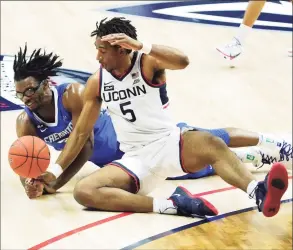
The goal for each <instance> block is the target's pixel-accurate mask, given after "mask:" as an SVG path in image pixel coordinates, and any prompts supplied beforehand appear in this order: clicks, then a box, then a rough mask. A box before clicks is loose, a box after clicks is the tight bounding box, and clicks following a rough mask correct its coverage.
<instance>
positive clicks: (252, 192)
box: [246, 180, 258, 199]
mask: <svg viewBox="0 0 293 250" xmlns="http://www.w3.org/2000/svg"><path fill="white" fill-rule="evenodd" d="M257 184H258V182H257V181H256V180H253V181H251V182H250V183H249V184H248V186H247V191H246V192H247V193H248V195H249V196H250V197H251V198H253V199H255V188H256V186H257Z"/></svg>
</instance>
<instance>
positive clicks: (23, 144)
mask: <svg viewBox="0 0 293 250" xmlns="http://www.w3.org/2000/svg"><path fill="white" fill-rule="evenodd" d="M18 141H19V142H20V143H21V144H22V145H23V147H24V149H25V151H26V157H28V152H27V149H26V146H25V145H24V144H23V142H22V141H21V140H18Z"/></svg>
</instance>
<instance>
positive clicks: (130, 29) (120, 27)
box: [91, 17, 137, 53]
mask: <svg viewBox="0 0 293 250" xmlns="http://www.w3.org/2000/svg"><path fill="white" fill-rule="evenodd" d="M106 19H107V18H105V19H103V20H102V21H101V22H100V25H99V22H97V23H96V29H95V30H94V31H93V32H92V33H91V36H97V37H102V36H106V35H109V34H113V33H124V34H126V35H127V36H129V37H131V38H133V39H135V40H137V33H136V28H135V27H134V26H133V25H132V24H130V22H131V21H129V20H127V19H125V18H124V17H114V18H112V19H111V20H109V21H106V22H105V20H106ZM126 51H127V53H130V52H131V50H126Z"/></svg>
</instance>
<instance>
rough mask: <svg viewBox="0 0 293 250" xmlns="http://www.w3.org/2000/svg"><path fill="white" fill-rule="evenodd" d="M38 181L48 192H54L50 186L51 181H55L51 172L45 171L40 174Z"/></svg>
mask: <svg viewBox="0 0 293 250" xmlns="http://www.w3.org/2000/svg"><path fill="white" fill-rule="evenodd" d="M37 180H38V181H40V182H41V183H43V185H44V189H45V190H46V191H47V192H48V193H49V194H54V193H56V190H55V189H54V188H53V187H52V185H51V184H52V183H54V182H55V181H56V176H55V175H54V174H52V173H51V172H45V173H43V174H41V175H40V176H39V177H38V178H37Z"/></svg>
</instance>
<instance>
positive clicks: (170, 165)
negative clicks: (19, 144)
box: [51, 18, 288, 217]
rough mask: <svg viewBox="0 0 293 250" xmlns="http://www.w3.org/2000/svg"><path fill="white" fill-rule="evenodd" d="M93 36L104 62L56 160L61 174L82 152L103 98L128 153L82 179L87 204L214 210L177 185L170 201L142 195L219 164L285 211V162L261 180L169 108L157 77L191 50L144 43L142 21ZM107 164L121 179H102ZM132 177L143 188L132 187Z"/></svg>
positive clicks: (104, 26)
mask: <svg viewBox="0 0 293 250" xmlns="http://www.w3.org/2000/svg"><path fill="white" fill-rule="evenodd" d="M92 36H96V40H95V46H96V48H97V51H98V53H97V60H98V61H99V63H100V67H99V70H98V71H97V72H96V73H94V74H93V75H92V76H91V77H90V78H89V80H88V82H87V85H86V88H85V92H84V106H83V110H82V112H81V115H80V117H79V119H78V121H77V123H76V126H75V128H74V130H73V132H72V133H71V135H70V136H69V138H68V141H67V143H66V145H65V148H64V149H63V151H62V153H61V154H60V155H59V157H58V159H57V161H56V164H55V165H54V168H55V170H54V173H55V176H59V175H60V174H61V173H62V171H64V169H66V168H67V167H68V166H69V165H70V163H71V162H72V161H73V160H74V159H75V157H76V156H77V155H78V153H79V151H80V150H81V149H82V147H83V145H84V143H85V142H86V141H87V138H88V137H89V136H90V134H91V131H92V129H93V126H94V124H95V122H96V120H97V119H98V116H99V114H100V110H101V105H102V102H103V101H104V103H105V105H106V106H107V108H108V111H109V113H110V116H111V118H112V121H113V125H114V128H115V131H116V133H117V137H118V141H119V142H120V148H121V150H122V151H124V152H125V154H124V155H123V157H122V159H120V160H116V161H114V162H112V163H111V164H109V165H108V166H107V168H106V167H105V168H104V169H101V170H100V171H99V173H98V172H97V173H93V174H91V175H90V176H88V177H86V178H84V179H82V180H81V181H80V182H79V183H78V184H77V185H76V187H75V191H74V196H75V199H76V200H77V201H78V202H79V203H80V204H82V205H84V206H87V207H92V208H98V209H100V210H108V211H136V212H152V211H153V212H165V213H173V214H177V213H178V211H177V210H178V209H180V213H181V214H193V215H195V216H205V215H214V214H216V211H215V210H214V208H213V207H212V206H211V204H209V203H207V202H206V201H205V200H203V199H200V198H198V199H194V200H193V201H192V202H190V201H189V199H190V197H191V196H190V194H189V193H188V192H186V191H185V190H184V189H183V188H177V189H176V190H175V192H174V193H173V195H171V197H170V199H168V200H161V199H153V198H152V197H148V196H143V195H140V194H144V192H146V193H147V192H149V191H150V188H155V183H154V181H155V180H156V179H165V178H166V177H168V176H172V175H173V176H174V175H180V173H183V172H185V173H190V172H196V171H198V170H200V169H202V168H203V166H206V165H212V166H213V167H214V169H215V171H216V173H217V174H218V175H219V176H220V177H221V178H222V179H223V180H224V181H226V182H227V183H229V184H231V185H233V186H235V187H237V188H239V189H241V190H243V191H244V192H247V193H248V195H249V197H250V198H254V199H255V200H256V204H257V205H258V208H259V211H262V213H263V214H264V215H265V216H267V217H271V216H274V215H276V214H277V213H278V211H279V208H280V201H281V198H282V196H283V194H284V193H285V191H286V190H287V187H288V174H287V171H286V168H285V167H284V166H283V165H282V164H281V163H276V164H274V165H273V166H272V168H271V170H270V172H269V173H268V175H267V176H266V178H265V180H264V181H260V182H258V181H257V180H256V179H255V178H254V176H253V175H252V174H251V173H250V172H249V170H248V169H247V168H246V167H245V166H244V165H243V163H242V162H241V161H240V160H239V159H238V158H237V157H236V156H235V154H234V153H232V151H230V150H229V148H228V147H227V145H226V144H225V143H224V142H223V141H222V140H220V139H219V138H217V137H215V136H212V135H211V134H210V133H207V132H203V131H194V130H193V129H190V128H189V127H182V128H181V129H180V128H178V127H176V123H175V122H173V121H172V119H171V117H170V116H169V114H168V112H165V110H163V108H162V99H161V93H160V88H161V87H162V86H163V84H160V83H157V82H154V81H153V79H155V78H156V76H157V75H158V74H161V73H162V72H164V70H165V69H169V70H178V69H184V68H185V67H187V66H188V64H189V61H188V57H187V56H186V55H184V54H183V53H182V52H181V51H179V50H177V49H175V48H171V47H167V46H163V45H154V44H153V45H148V44H147V43H142V42H140V41H138V40H137V35H136V29H135V27H133V26H132V25H131V24H130V21H128V20H125V19H124V18H113V19H111V20H109V21H106V22H105V20H103V21H102V22H101V23H100V24H99V25H98V24H97V28H96V30H95V31H94V32H93V33H92ZM266 143H267V140H264V141H263V144H266ZM278 145H279V142H276V145H275V146H276V147H277V146H278ZM61 166H62V167H61ZM51 169H52V168H51ZM103 170H104V171H105V175H107V171H111V173H113V176H115V179H114V178H113V179H110V180H109V179H108V180H104V179H101V178H100V177H101V175H102V174H103V173H101V171H103ZM110 176H111V175H110ZM110 178H111V177H110ZM131 179H133V180H135V182H134V183H135V192H136V193H138V194H133V193H131V191H132V189H131V188H132V187H131V185H130V183H131V181H130V180H131ZM105 183H107V184H106V185H105ZM105 200H107V202H105ZM166 211H167V212H166Z"/></svg>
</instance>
